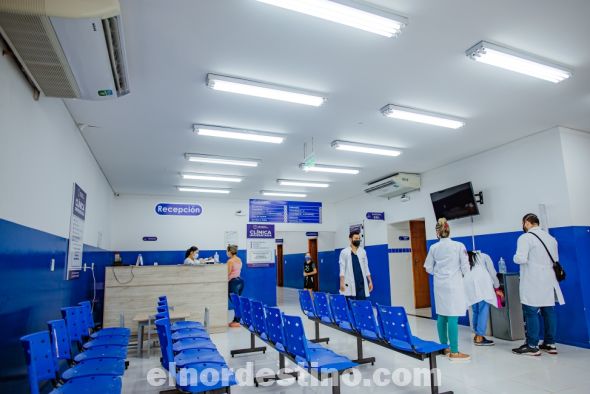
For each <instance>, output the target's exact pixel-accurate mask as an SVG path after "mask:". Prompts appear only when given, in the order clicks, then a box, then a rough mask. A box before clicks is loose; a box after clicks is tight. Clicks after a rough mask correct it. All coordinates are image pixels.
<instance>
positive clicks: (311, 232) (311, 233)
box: [305, 231, 320, 237]
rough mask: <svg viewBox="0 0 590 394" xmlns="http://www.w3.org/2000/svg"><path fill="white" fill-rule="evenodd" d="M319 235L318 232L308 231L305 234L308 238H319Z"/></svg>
mask: <svg viewBox="0 0 590 394" xmlns="http://www.w3.org/2000/svg"><path fill="white" fill-rule="evenodd" d="M319 235H320V234H319V233H318V232H317V231H308V232H306V233H305V236H306V237H317V236H319Z"/></svg>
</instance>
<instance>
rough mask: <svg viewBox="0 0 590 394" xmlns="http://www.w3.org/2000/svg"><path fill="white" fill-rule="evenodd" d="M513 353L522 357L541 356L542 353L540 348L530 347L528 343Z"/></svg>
mask: <svg viewBox="0 0 590 394" xmlns="http://www.w3.org/2000/svg"><path fill="white" fill-rule="evenodd" d="M512 353H514V354H518V355H521V356H540V355H541V351H540V350H539V348H538V347H530V346H529V345H527V344H526V343H525V344H524V345H522V346H521V347H519V348H516V349H512Z"/></svg>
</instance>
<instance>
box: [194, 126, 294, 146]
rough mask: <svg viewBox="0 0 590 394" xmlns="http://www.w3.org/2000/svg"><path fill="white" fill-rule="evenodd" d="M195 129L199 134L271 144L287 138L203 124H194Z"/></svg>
mask: <svg viewBox="0 0 590 394" xmlns="http://www.w3.org/2000/svg"><path fill="white" fill-rule="evenodd" d="M193 131H194V132H195V133H197V134H198V135H204V136H208V137H219V138H230V139H235V140H244V141H254V142H268V143H270V144H280V143H282V142H283V141H284V140H285V138H283V137H281V136H278V135H276V134H272V133H266V132H260V131H254V130H244V129H234V128H230V127H221V126H211V125H203V124H194V125H193Z"/></svg>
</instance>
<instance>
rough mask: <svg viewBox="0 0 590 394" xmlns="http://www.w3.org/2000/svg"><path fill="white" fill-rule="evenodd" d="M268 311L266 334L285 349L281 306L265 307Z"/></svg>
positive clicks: (275, 343) (277, 345) (278, 346)
mask: <svg viewBox="0 0 590 394" xmlns="http://www.w3.org/2000/svg"><path fill="white" fill-rule="evenodd" d="M264 310H265V312H266V335H267V336H268V339H269V340H270V341H271V342H272V343H273V344H274V345H275V347H277V348H278V350H281V351H284V350H285V333H284V331H283V318H282V315H281V310H280V309H279V308H272V307H268V306H266V307H264Z"/></svg>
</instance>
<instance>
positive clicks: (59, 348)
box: [47, 319, 72, 360]
mask: <svg viewBox="0 0 590 394" xmlns="http://www.w3.org/2000/svg"><path fill="white" fill-rule="evenodd" d="M47 325H48V326H49V336H50V338H51V348H52V349H53V354H54V356H55V358H57V359H60V360H71V359H72V342H71V341H70V337H69V336H68V329H67V328H66V321H65V320H63V319H59V320H50V321H48V322H47Z"/></svg>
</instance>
